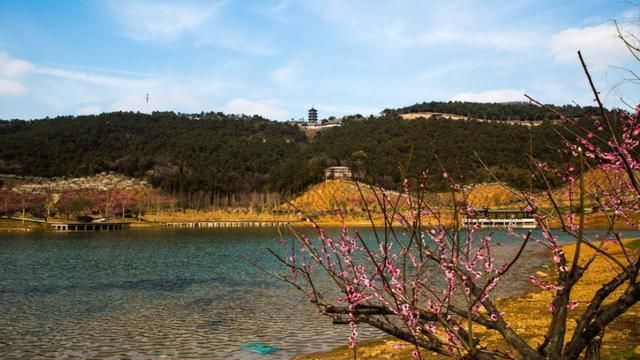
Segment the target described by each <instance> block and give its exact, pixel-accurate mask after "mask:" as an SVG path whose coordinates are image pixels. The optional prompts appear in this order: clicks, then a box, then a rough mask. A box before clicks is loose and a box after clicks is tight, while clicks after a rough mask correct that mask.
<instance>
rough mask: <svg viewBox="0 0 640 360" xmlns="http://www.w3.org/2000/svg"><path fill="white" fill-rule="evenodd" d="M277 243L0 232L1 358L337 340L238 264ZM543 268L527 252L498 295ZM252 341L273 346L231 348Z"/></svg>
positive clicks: (196, 236) (241, 235) (261, 234)
mask: <svg viewBox="0 0 640 360" xmlns="http://www.w3.org/2000/svg"><path fill="white" fill-rule="evenodd" d="M634 234H635V236H640V234H638V233H634ZM634 234H630V235H634ZM497 240H499V239H497ZM499 241H500V240H499ZM501 241H502V243H503V244H502V245H501V246H498V247H496V252H497V253H498V256H501V257H507V256H509V255H510V254H513V253H514V251H515V249H516V245H515V244H513V243H512V242H511V241H510V240H509V239H506V238H505V239H502V240H501ZM278 244H279V240H278V235H277V233H276V230H275V229H272V228H266V229H201V230H164V229H163V230H130V231H122V232H108V233H107V232H96V233H24V234H15V233H5V234H0V357H1V358H25V359H27V358H28V359H31V358H158V357H163V356H167V357H174V358H207V359H288V358H290V357H292V356H294V355H296V354H300V353H306V352H313V351H321V350H329V349H331V348H333V347H335V346H339V345H344V344H346V343H347V336H348V335H349V332H350V331H349V329H348V327H346V326H334V325H332V324H331V321H330V319H329V318H327V317H324V316H321V315H320V314H318V312H317V310H316V309H315V307H313V306H312V305H310V304H309V303H308V302H307V301H306V300H305V299H304V298H303V297H302V296H301V295H300V294H299V293H298V292H297V291H296V290H294V289H293V288H292V287H290V286H288V285H287V284H283V283H280V282H279V281H277V280H274V279H272V278H270V277H269V276H268V275H266V274H264V273H263V272H261V271H260V270H258V269H256V268H255V267H253V266H252V265H250V264H249V263H248V262H247V261H246V260H245V259H244V257H243V256H249V257H251V258H253V259H254V260H256V261H257V262H259V263H261V264H263V266H265V267H266V268H268V269H273V270H280V271H281V270H282V269H281V268H280V267H279V266H278V264H277V263H276V261H275V259H274V257H273V256H271V255H270V254H269V253H268V252H267V250H266V248H267V247H272V248H278ZM544 262H546V255H545V254H544V253H543V251H542V250H541V249H540V247H531V248H530V249H529V250H527V254H526V256H524V257H523V261H522V264H520V265H519V266H518V267H514V270H515V271H514V272H513V273H512V274H511V275H510V276H511V278H508V279H506V281H505V283H506V284H508V286H507V287H505V288H504V289H502V290H501V291H502V294H503V295H509V294H513V293H518V292H522V291H526V290H527V289H528V288H529V287H528V286H529V285H528V282H527V281H526V280H525V279H526V276H525V275H526V274H528V273H530V272H531V271H532V269H534V268H536V267H537V266H539V265H540V264H542V263H544ZM361 333H362V334H363V336H362V337H363V338H370V337H378V336H380V334H379V333H377V332H376V331H373V330H366V329H362V330H361ZM256 342H259V343H264V344H268V345H272V346H276V347H278V348H279V349H281V350H280V351H278V352H276V353H274V354H270V355H266V356H264V355H259V354H256V353H253V352H251V351H249V350H247V349H244V348H242V345H243V344H247V343H256Z"/></svg>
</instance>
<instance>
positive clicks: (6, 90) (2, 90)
mask: <svg viewBox="0 0 640 360" xmlns="http://www.w3.org/2000/svg"><path fill="white" fill-rule="evenodd" d="M26 91H27V89H26V88H25V87H24V86H23V85H22V84H20V83H19V82H17V81H14V80H10V79H2V78H0V95H20V94H24V93H25V92H26Z"/></svg>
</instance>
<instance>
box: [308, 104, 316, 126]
mask: <svg viewBox="0 0 640 360" xmlns="http://www.w3.org/2000/svg"><path fill="white" fill-rule="evenodd" d="M309 122H310V123H312V124H316V123H317V122H318V110H316V109H314V108H313V107H312V108H311V109H309Z"/></svg>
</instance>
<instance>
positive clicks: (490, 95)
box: [451, 89, 526, 103]
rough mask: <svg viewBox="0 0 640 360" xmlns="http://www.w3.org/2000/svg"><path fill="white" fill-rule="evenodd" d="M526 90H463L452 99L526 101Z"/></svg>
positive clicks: (491, 101)
mask: <svg viewBox="0 0 640 360" xmlns="http://www.w3.org/2000/svg"><path fill="white" fill-rule="evenodd" d="M524 93H525V91H524V90H515V89H496V90H487V91H482V92H462V93H459V94H456V95H455V96H453V97H452V98H451V100H452V101H470V102H481V103H497V102H509V101H526V98H525V97H524Z"/></svg>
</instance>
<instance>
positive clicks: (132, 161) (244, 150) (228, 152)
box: [0, 112, 306, 193]
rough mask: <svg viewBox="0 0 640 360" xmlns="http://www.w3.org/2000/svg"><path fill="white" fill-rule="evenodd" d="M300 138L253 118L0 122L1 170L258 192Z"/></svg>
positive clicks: (126, 116)
mask: <svg viewBox="0 0 640 360" xmlns="http://www.w3.org/2000/svg"><path fill="white" fill-rule="evenodd" d="M305 142H306V137H305V135H304V134H303V133H302V132H301V131H300V130H299V129H298V128H297V127H294V126H290V125H288V124H284V123H278V122H273V121H269V120H265V119H263V118H260V117H248V116H236V115H224V114H222V113H208V114H201V115H197V118H196V116H186V115H176V114H174V113H154V114H152V115H147V114H141V113H125V112H116V113H108V114H102V115H97V116H79V117H58V118H54V119H44V120H35V121H16V120H14V121H2V122H0V143H1V144H2V146H0V173H13V174H18V175H35V176H44V177H53V176H85V175H92V174H96V173H101V172H104V171H115V172H119V173H122V174H126V175H129V176H134V177H144V178H146V179H148V180H149V181H150V182H151V183H152V184H153V185H155V186H159V187H161V188H162V189H164V190H166V191H168V192H171V193H183V192H196V191H206V192H217V193H238V192H250V191H254V190H256V191H261V190H262V189H264V188H265V187H266V186H267V184H268V182H269V177H268V174H269V171H270V169H271V168H273V167H274V166H276V165H277V164H279V163H280V162H282V161H283V160H284V159H287V158H289V157H291V156H292V155H293V154H295V153H297V152H298V151H300V149H301V148H302V146H303V144H304V143H305Z"/></svg>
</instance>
